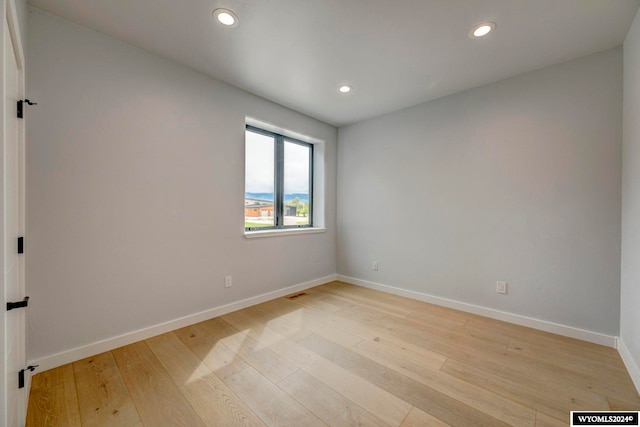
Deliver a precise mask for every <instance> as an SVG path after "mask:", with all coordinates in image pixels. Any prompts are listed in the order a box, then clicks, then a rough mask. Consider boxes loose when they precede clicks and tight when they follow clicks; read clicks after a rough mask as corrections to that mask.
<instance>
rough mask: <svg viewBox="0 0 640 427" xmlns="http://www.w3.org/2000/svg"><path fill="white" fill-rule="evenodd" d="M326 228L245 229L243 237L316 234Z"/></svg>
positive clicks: (324, 230)
mask: <svg viewBox="0 0 640 427" xmlns="http://www.w3.org/2000/svg"><path fill="white" fill-rule="evenodd" d="M326 231H327V229H326V228H320V227H311V228H287V229H281V230H264V231H245V232H244V237H245V238H247V239H257V238H260V237H276V236H291V235H298V234H316V233H324V232H326Z"/></svg>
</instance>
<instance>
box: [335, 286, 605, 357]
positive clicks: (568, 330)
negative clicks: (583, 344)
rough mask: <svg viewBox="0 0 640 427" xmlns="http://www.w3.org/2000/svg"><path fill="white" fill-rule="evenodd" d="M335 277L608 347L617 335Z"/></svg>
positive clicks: (378, 289) (382, 290)
mask: <svg viewBox="0 0 640 427" xmlns="http://www.w3.org/2000/svg"><path fill="white" fill-rule="evenodd" d="M337 280H340V281H342V282H346V283H350V284H352V285H357V286H362V287H365V288H370V289H374V290H376V291H381V292H386V293H389V294H394V295H399V296H403V297H406V298H411V299H414V300H418V301H423V302H428V303H431V304H435V305H440V306H443V307H448V308H453V309H455V310H460V311H464V312H467V313H473V314H478V315H480V316H485V317H490V318H492V319H497V320H503V321H505V322H509V323H515V324H516V325H521V326H527V327H529V328H534V329H539V330H541V331H546V332H551V333H554V334H558V335H564V336H566V337H571V338H576V339H579V340H583V341H589V342H592V343H596V344H601V345H606V346H608V347H614V348H615V346H616V337H614V336H611V335H604V334H600V333H598V332H592V331H587V330H584V329H579V328H574V327H572V326H565V325H560V324H558V323H552V322H547V321H545V320H539V319H534V318H531V317H526V316H521V315H518V314H513V313H507V312H505V311H500V310H494V309H492V308H487V307H482V306H479V305H473V304H467V303H464V302H460V301H455V300H451V299H447V298H441V297H436V296H433V295H429V294H424V293H421V292H416V291H409V290H406V289H401V288H396V287H393V286H388V285H383V284H381V283H375V282H370V281H368V280H361V279H356V278H354V277H348V276H343V275H340V274H339V275H338V279H337Z"/></svg>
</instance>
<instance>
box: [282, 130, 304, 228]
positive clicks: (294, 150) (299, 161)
mask: <svg viewBox="0 0 640 427" xmlns="http://www.w3.org/2000/svg"><path fill="white" fill-rule="evenodd" d="M310 158H311V147H310V146H308V145H302V144H296V143H294V142H290V141H287V140H285V141H284V212H283V214H284V225H285V226H286V225H309V224H310V216H309V200H310V197H309V195H310V185H309V160H310Z"/></svg>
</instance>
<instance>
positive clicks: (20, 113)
mask: <svg viewBox="0 0 640 427" xmlns="http://www.w3.org/2000/svg"><path fill="white" fill-rule="evenodd" d="M25 102H26V103H27V105H38V103H37V102H31V101H30V100H28V99H20V100H19V101H18V118H19V119H21V118H23V117H24V108H23V105H24V103H25Z"/></svg>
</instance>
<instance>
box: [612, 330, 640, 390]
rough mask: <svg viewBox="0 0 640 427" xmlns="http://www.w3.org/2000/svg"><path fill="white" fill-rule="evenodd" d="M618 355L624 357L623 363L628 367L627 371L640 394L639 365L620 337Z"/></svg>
mask: <svg viewBox="0 0 640 427" xmlns="http://www.w3.org/2000/svg"><path fill="white" fill-rule="evenodd" d="M617 348H618V353H620V357H622V361H623V362H624V366H626V368H627V371H629V376H630V377H631V380H632V381H633V384H635V386H636V390H638V393H640V368H639V367H638V364H637V363H636V361H635V360H634V359H633V356H632V355H631V352H630V351H629V349H628V348H627V346H626V345H625V344H624V341H622V337H618V346H617Z"/></svg>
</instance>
